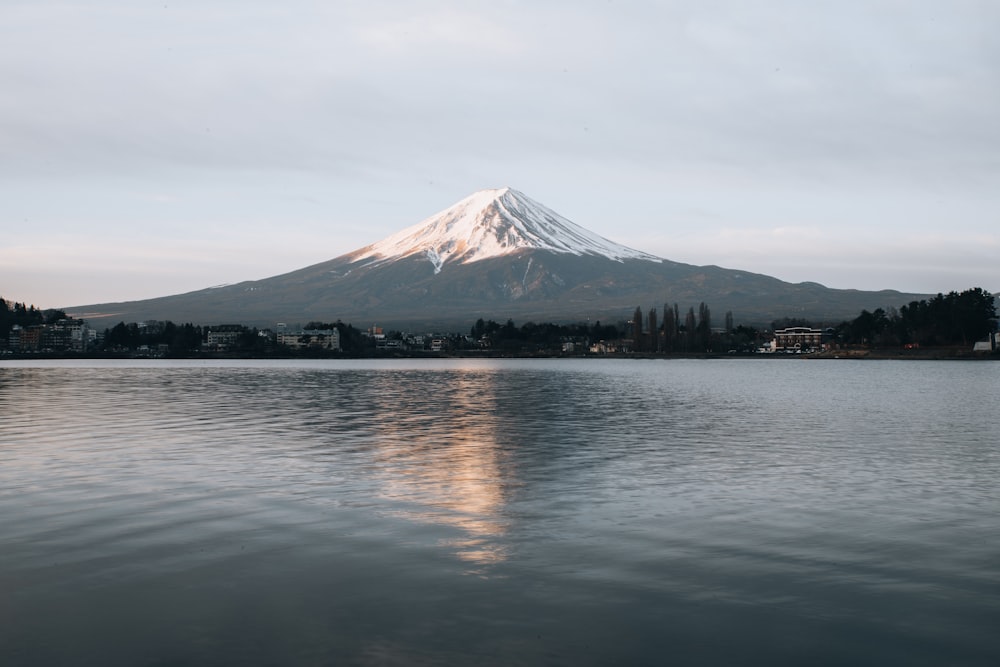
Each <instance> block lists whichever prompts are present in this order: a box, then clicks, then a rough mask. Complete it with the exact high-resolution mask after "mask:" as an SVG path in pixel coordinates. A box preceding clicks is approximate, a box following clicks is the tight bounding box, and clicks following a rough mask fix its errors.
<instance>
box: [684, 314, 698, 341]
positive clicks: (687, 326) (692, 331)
mask: <svg viewBox="0 0 1000 667" xmlns="http://www.w3.org/2000/svg"><path fill="white" fill-rule="evenodd" d="M697 329H698V323H697V320H696V319H695V316H694V306H692V307H690V308H688V312H687V315H685V316H684V351H685V352H690V351H691V350H693V349H694V347H695V342H696V339H695V337H696V336H697V334H698V331H697Z"/></svg>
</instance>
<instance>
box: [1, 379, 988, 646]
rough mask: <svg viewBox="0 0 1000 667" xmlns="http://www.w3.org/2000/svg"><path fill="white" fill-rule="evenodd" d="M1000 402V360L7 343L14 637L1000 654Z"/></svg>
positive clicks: (7, 641) (6, 505) (4, 415)
mask: <svg viewBox="0 0 1000 667" xmlns="http://www.w3.org/2000/svg"><path fill="white" fill-rule="evenodd" d="M998 399H1000V364H997V363H994V362H948V361H926V362H908V361H871V360H864V361H850V360H838V361H832V360H830V361H821V360H808V359H787V360H785V359H753V360H750V359H719V360H600V359H577V360H558V359H551V360H434V361H427V360H399V361H372V360H362V361H301V362H296V361H212V362H204V361H176V362H170V361H134V362H122V361H100V360H96V361H95V360H90V361H83V362H71V361H49V362H43V361H39V362H14V361H6V362H0V663H2V664H4V665H78V664H99V665H183V664H212V665H216V664H240V665H327V664H329V665H343V664H359V665H439V664H462V665H464V664H484V665H512V664H524V665H539V664H544V665H597V664H650V665H664V664H678V665H685V664H744V665H753V664H759V665H774V664H789V665H792V664H795V665H801V664H809V665H844V664H852V665H857V664H867V665H887V664H892V665H945V664H947V665H996V664H1000V446H998V443H1000V409H998V406H1000V400H998Z"/></svg>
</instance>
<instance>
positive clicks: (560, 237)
mask: <svg viewBox="0 0 1000 667" xmlns="http://www.w3.org/2000/svg"><path fill="white" fill-rule="evenodd" d="M524 250H549V251H551V252H555V253H568V254H571V255H597V256H603V257H607V258H608V259H613V260H615V261H622V260H625V259H643V260H647V261H651V262H660V261H662V260H661V259H660V258H659V257H656V256H654V255H650V254H648V253H645V252H641V251H639V250H633V249H632V248H627V247H625V246H623V245H619V244H617V243H614V242H613V241H609V240H608V239H606V238H603V237H601V236H598V235H597V234H594V233H593V232H591V231H589V230H587V229H584V228H583V227H580V226H579V225H577V224H575V223H573V222H570V221H569V220H567V219H566V218H564V217H562V216H561V215H559V214H558V213H556V212H555V211H553V210H551V209H549V208H547V207H545V206H543V205H542V204H539V203H538V202H536V201H535V200H533V199H530V198H529V197H527V196H525V195H524V194H522V193H520V192H518V191H517V190H514V189H511V188H509V187H508V188H501V189H495V190H480V191H479V192H476V193H474V194H472V195H469V196H468V197H466V198H465V199H463V200H462V201H460V202H458V203H457V204H455V205H453V206H451V207H450V208H447V209H445V210H444V211H441V212H440V213H437V214H435V215H432V216H431V217H429V218H427V219H426V220H424V221H423V222H420V223H419V224H416V225H414V226H412V227H408V228H406V229H404V230H402V231H400V232H397V233H395V234H393V235H392V236H389V237H387V238H385V239H383V240H381V241H379V242H377V243H373V244H371V245H369V246H366V247H364V248H362V249H360V250H358V251H356V252H353V253H350V255H349V256H350V257H351V258H352V259H354V260H355V261H358V260H363V259H368V258H371V259H372V260H373V261H372V262H370V263H369V265H374V264H378V263H381V262H387V261H394V260H398V259H402V258H404V257H413V256H424V257H426V258H427V260H428V261H429V262H430V263H431V264H432V265H433V266H434V272H435V273H438V272H440V271H441V267H442V266H444V265H445V264H446V263H448V262H456V263H459V264H469V263H472V262H479V261H482V260H486V259H493V258H496V257H502V256H505V255H513V254H517V253H520V252H522V251H524Z"/></svg>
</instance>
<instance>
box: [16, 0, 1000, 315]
mask: <svg viewBox="0 0 1000 667" xmlns="http://www.w3.org/2000/svg"><path fill="white" fill-rule="evenodd" d="M998 26H1000V3H998V2H994V1H993V0H982V1H963V0H949V1H948V2H941V1H940V0H938V1H935V2H920V1H918V0H897V1H890V0H884V1H879V0H866V1H863V2H862V1H858V2H850V1H845V0H838V1H835V2H819V1H810V2H800V1H797V0H796V1H794V2H793V1H790V2H765V1H761V2H742V1H735V0H734V1H732V2H713V1H710V0H690V1H687V0H678V1H674V2H623V1H620V0H615V1H614V2H611V1H600V2H597V1H594V2H586V1H580V0H574V1H572V2H569V1H566V2H563V1H551V2H544V1H539V0H535V1H530V2H529V1H524V2H520V1H508V2H504V1H496V0H493V1H491V2H470V1H462V2H458V1H456V2H414V1H412V0H411V1H407V2H394V1H386V2H374V1H364V2H360V1H359V2H348V1H344V0H339V1H338V2H326V1H316V2H306V1H299V0H284V1H282V2H274V1H267V2H265V1H264V0H238V1H237V0H231V1H226V0H158V1H156V2H149V1H145V0H93V1H88V0H73V1H70V0H66V1H64V2H53V1H49V0H25V1H20V0H2V1H0V222H2V228H0V296H3V297H5V298H8V299H14V300H17V301H26V302H28V303H34V304H35V305H38V306H39V307H43V308H45V307H56V306H72V305H83V304H88V303H97V302H105V301H118V300H132V299H139V298H146V297H154V296H164V295H167V294H176V293H180V292H186V291H190V290H195V289H200V288H204V287H209V286H212V285H217V284H222V283H234V282H239V281H242V280H250V279H258V278H265V277H268V276H272V275H277V274H280V273H284V272H287V271H291V270H294V269H297V268H301V267H304V266H307V265H310V264H314V263H317V262H321V261H324V260H327V259H331V258H333V257H336V256H338V255H341V254H344V253H346V252H349V251H351V250H354V249H356V248H358V247H361V246H364V245H367V244H368V243H371V242H373V241H376V240H379V239H381V238H383V237H385V236H387V235H389V234H391V233H393V232H395V231H398V230H399V229H402V228H403V227H407V226H410V225H412V224H415V223H417V222H419V221H420V220H422V219H423V218H425V217H427V216H429V215H431V214H433V213H435V212H437V211H439V210H442V209H444V208H447V207H448V206H450V205H451V204H453V203H454V202H455V201H457V200H459V199H461V198H463V197H465V196H467V195H468V194H471V193H472V192H474V191H476V190H480V189H483V188H490V187H502V186H506V185H509V186H511V187H514V188H516V189H518V190H520V191H522V192H524V193H525V194H527V195H528V196H529V197H532V198H533V199H535V200H537V201H539V202H541V203H543V204H545V205H546V206H548V207H549V208H552V209H554V210H555V211H557V212H559V213H561V214H562V215H564V216H566V217H567V218H569V219H570V220H573V221H574V222H576V223H577V224H580V225H582V226H584V227H587V228H588V229H591V230H593V231H594V232H597V233H598V234H601V235H602V236H605V237H607V238H610V239H612V240H614V241H617V242H619V243H623V244H625V245H628V246H631V247H634V248H637V249H640V250H644V251H646V252H651V253H654V254H657V255H660V256H662V257H666V258H668V259H671V260H675V261H682V262H689V263H693V264H718V265H721V266H726V267H729V268H736V269H742V270H748V271H755V272H760V273H766V274H769V275H773V276H776V277H778V278H781V279H783V280H788V281H793V282H799V281H807V280H811V281H816V282H820V283H823V284H825V285H828V286H830V287H837V288H859V289H882V288H892V289H899V290H904V291H915V292H926V293H936V292H940V291H943V292H947V291H950V290H963V289H966V288H969V287H973V286H980V287H983V288H985V289H988V290H990V291H992V292H996V291H998V290H1000V266H998V264H1000V263H998V258H1000V39H997V36H996V30H997V27H998Z"/></svg>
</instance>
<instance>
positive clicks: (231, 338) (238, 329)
mask: <svg viewBox="0 0 1000 667" xmlns="http://www.w3.org/2000/svg"><path fill="white" fill-rule="evenodd" d="M244 330H245V329H244V327H243V326H242V325H239V324H221V325H219V326H214V327H209V329H208V332H207V333H206V334H205V346H206V347H208V348H210V349H213V350H228V349H229V348H230V347H232V346H233V345H235V344H236V343H237V342H238V341H239V339H240V336H242V335H243V332H244Z"/></svg>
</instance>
